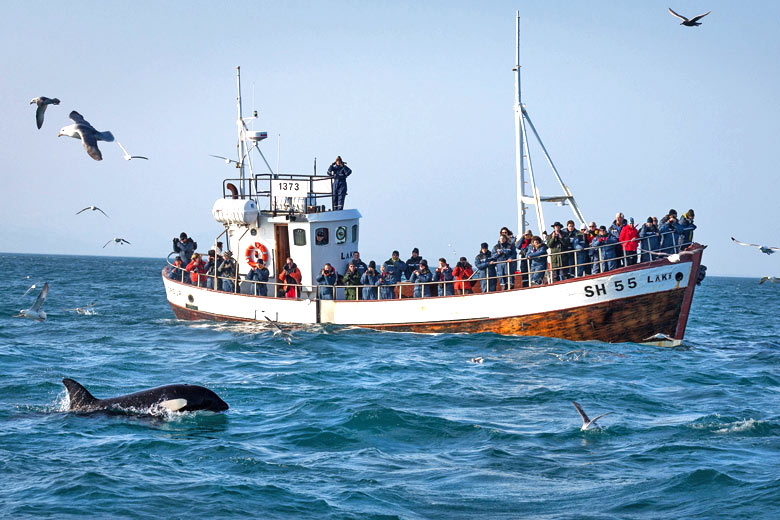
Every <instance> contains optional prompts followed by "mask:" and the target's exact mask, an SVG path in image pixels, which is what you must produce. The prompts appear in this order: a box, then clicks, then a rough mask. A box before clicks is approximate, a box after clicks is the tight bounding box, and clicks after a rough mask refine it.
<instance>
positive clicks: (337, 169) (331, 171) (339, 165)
mask: <svg viewBox="0 0 780 520" xmlns="http://www.w3.org/2000/svg"><path fill="white" fill-rule="evenodd" d="M351 174H352V170H351V169H350V168H349V166H347V163H345V162H344V161H342V160H341V156H340V155H339V156H338V157H336V160H335V161H333V164H331V165H330V167H329V168H328V175H329V176H331V177H333V210H334V211H337V210H341V209H344V199H346V198H347V177H349V176H350V175H351Z"/></svg>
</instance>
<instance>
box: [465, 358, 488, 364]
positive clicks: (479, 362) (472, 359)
mask: <svg viewBox="0 0 780 520" xmlns="http://www.w3.org/2000/svg"><path fill="white" fill-rule="evenodd" d="M469 361H471V362H472V363H477V364H480V365H481V364H482V363H483V362H484V361H485V360H484V359H482V356H477V357H473V358H471V359H469Z"/></svg>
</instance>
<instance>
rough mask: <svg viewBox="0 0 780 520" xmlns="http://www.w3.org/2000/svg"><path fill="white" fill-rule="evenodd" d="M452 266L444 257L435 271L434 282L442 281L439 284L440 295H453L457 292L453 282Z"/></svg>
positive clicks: (440, 259)
mask: <svg viewBox="0 0 780 520" xmlns="http://www.w3.org/2000/svg"><path fill="white" fill-rule="evenodd" d="M452 279H453V276H452V268H451V267H450V266H449V264H448V263H447V260H445V259H444V258H439V267H437V268H436V271H435V272H434V273H433V281H434V282H442V283H440V284H439V285H438V288H439V296H452V295H453V294H455V287H454V286H453V283H452Z"/></svg>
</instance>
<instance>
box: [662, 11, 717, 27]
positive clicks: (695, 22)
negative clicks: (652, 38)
mask: <svg viewBox="0 0 780 520" xmlns="http://www.w3.org/2000/svg"><path fill="white" fill-rule="evenodd" d="M669 12H670V13H672V16H676V17H677V18H679V19H680V20H682V22H680V25H684V26H686V27H698V26H700V25H701V23H700V22H699V20H701V19H702V18H704V17H705V16H707V15H708V14H710V13H711V12H712V11H707V12H706V13H704V14H700V15H699V16H694V17H693V18H691V19H690V20H688V19H687V18H686V17H684V16H681V15H679V14H677V13H675V12H674V11H672V8H671V7H670V8H669Z"/></svg>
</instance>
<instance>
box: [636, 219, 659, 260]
mask: <svg viewBox="0 0 780 520" xmlns="http://www.w3.org/2000/svg"><path fill="white" fill-rule="evenodd" d="M639 240H640V241H641V247H642V256H641V257H640V260H639V261H640V262H650V261H652V260H654V259H655V255H652V254H650V251H658V250H659V249H660V248H661V235H660V234H659V233H658V226H656V225H655V221H654V220H653V217H647V222H645V223H644V224H643V225H642V229H640V230H639Z"/></svg>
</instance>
